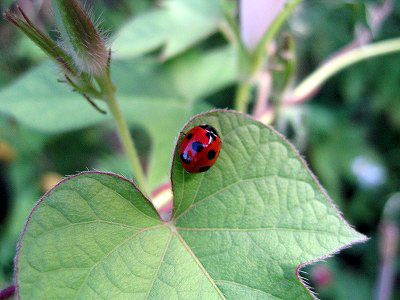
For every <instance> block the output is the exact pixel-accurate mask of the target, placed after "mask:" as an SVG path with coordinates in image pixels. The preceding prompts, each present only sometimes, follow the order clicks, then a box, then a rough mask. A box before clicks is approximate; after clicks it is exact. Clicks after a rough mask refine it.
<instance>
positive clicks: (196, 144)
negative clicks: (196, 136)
mask: <svg viewBox="0 0 400 300" xmlns="http://www.w3.org/2000/svg"><path fill="white" fill-rule="evenodd" d="M192 149H193V151H195V152H201V151H203V149H204V146H203V144H202V143H200V142H194V143H193V144H192Z"/></svg>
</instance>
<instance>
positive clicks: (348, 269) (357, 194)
mask: <svg viewBox="0 0 400 300" xmlns="http://www.w3.org/2000/svg"><path fill="white" fill-rule="evenodd" d="M12 2H13V1H1V2H0V8H1V9H5V8H7V7H9V6H10V5H11V3H12ZM89 2H90V1H89ZM92 2H94V1H92ZM95 2H96V5H95V6H94V15H99V14H100V13H101V14H102V27H103V28H106V29H110V34H111V36H115V37H116V38H115V39H117V38H118V32H120V31H119V30H120V28H122V27H123V25H124V24H128V27H125V29H123V31H122V33H123V35H127V36H129V32H128V31H129V30H132V29H129V28H130V27H129V26H131V27H135V26H138V25H137V22H138V21H137V19H135V20H136V21H132V20H133V19H132V18H133V17H134V16H141V17H140V18H145V17H146V16H147V17H149V16H150V17H154V14H161V15H162V18H166V19H168V18H171V16H170V15H168V13H166V11H165V7H162V8H160V6H159V3H158V2H157V1H150V0H149V1H146V0H140V1H138V0H114V1H111V0H102V1H95ZM192 2H193V3H196V1H190V3H192ZM379 3H381V2H378V1H372V0H371V1H361V0H350V1H349V0H340V1H333V0H330V1H317V0H307V1H305V2H304V4H303V5H302V6H301V8H300V9H299V10H297V12H296V15H295V16H293V17H292V18H291V20H290V22H289V26H288V28H286V29H287V31H289V32H291V33H292V34H293V36H294V39H295V41H296V55H297V78H298V80H300V79H301V78H304V76H305V75H307V74H309V73H310V72H311V71H313V70H314V69H315V68H316V67H318V65H319V64H320V63H321V62H323V61H324V60H325V59H327V58H328V57H329V56H330V55H331V54H333V53H334V52H335V51H336V50H338V49H340V48H341V47H343V46H345V45H346V44H348V43H350V42H351V41H352V40H353V39H354V38H355V35H356V33H357V30H358V29H359V28H360V26H366V27H368V26H369V24H370V15H369V11H370V8H371V5H377V4H379ZM89 5H90V3H89ZM171 10H172V11H173V8H171V7H170V10H169V11H168V12H169V13H171ZM185 11H186V10H184V9H181V10H180V9H177V10H176V11H173V13H176V14H178V15H179V13H180V12H182V13H183V12H185ZM200 11H203V10H200ZM216 15H217V14H212V15H211V16H210V17H212V18H213V21H215V17H216ZM181 17H182V18H181V20H183V21H182V22H187V21H185V20H187V18H186V17H187V16H181ZM199 18H200V19H199V20H198V21H199V22H198V23H196V22H194V24H191V25H192V26H194V27H196V26H200V27H201V24H202V22H204V20H203V19H202V17H199ZM37 19H38V20H41V22H42V24H45V25H43V26H46V27H48V28H51V24H52V20H51V15H50V14H49V13H48V10H46V7H44V8H42V10H41V11H40V12H39V14H38V18H37ZM139 20H141V19H139ZM174 20H176V19H174ZM135 22H136V23H135ZM199 24H200V25H199ZM139 25H140V24H139ZM172 25H173V26H172ZM172 25H171V24H170V26H172V27H174V29H175V30H176V26H178V29H179V24H178V25H176V24H172ZM189 25H190V24H188V27H187V28H185V31H184V32H185V35H188V34H189V33H190V32H192V31H191V29H193V28H192V27H190V26H189ZM160 26H164V25H160ZM210 28H211V29H209V28H208V29H207V30H204V28H198V27H196V28H195V29H193V32H196V34H197V36H191V39H189V40H188V41H184V43H183V45H182V44H181V45H180V46H179V47H178V48H179V49H178V50H176V51H172V53H168V54H169V55H167V56H171V57H170V58H169V59H168V60H166V61H162V60H161V59H160V53H163V49H162V48H163V46H164V45H165V43H166V42H167V41H166V40H165V39H173V38H176V36H175V35H174V32H175V30H172V29H171V31H168V32H167V33H166V31H165V29H164V28H163V30H161V31H160V32H162V34H163V38H160V37H159V39H157V40H156V41H155V42H154V41H153V42H154V43H150V41H148V42H149V44H148V45H145V44H146V40H144V41H143V40H141V39H140V37H142V36H139V38H138V39H136V40H132V41H130V40H125V42H126V43H128V42H129V43H131V45H129V44H126V43H125V44H124V41H121V40H119V41H118V40H117V42H116V43H117V45H118V44H119V45H122V46H121V47H125V48H124V49H125V50H124V51H122V52H121V53H118V52H116V53H115V56H116V57H117V58H118V56H120V58H119V59H116V60H115V62H114V65H113V72H114V74H113V77H114V78H115V81H116V84H117V86H118V88H119V93H120V98H121V103H122V105H123V107H124V110H125V114H126V116H127V119H128V120H129V122H130V124H131V125H132V133H133V137H134V139H135V141H136V143H137V144H138V148H139V152H140V154H141V158H142V161H143V163H144V164H145V166H146V169H147V171H148V172H149V174H150V181H151V188H152V189H154V188H156V187H157V186H158V185H159V184H161V183H163V182H165V181H166V180H167V179H168V169H169V164H170V161H171V158H172V152H173V149H172V148H173V144H174V140H175V138H176V137H177V136H178V134H179V129H180V128H181V126H182V125H183V124H184V123H185V122H186V121H187V120H188V119H189V118H190V117H191V116H192V115H193V114H195V113H197V112H201V111H205V110H208V109H209V108H210V107H220V108H225V107H230V108H231V107H232V105H233V101H232V99H233V96H234V82H235V79H236V69H235V65H234V60H233V55H234V54H233V50H232V49H231V48H230V47H226V46H223V45H226V42H225V40H224V37H223V35H221V34H220V33H218V32H216V30H217V26H216V23H212V26H211V25H210ZM399 28H400V2H399V1H394V8H393V11H392V12H391V14H390V15H389V16H388V17H387V19H386V20H385V21H384V23H383V26H382V27H381V28H380V30H378V31H377V32H374V35H373V38H374V40H384V39H387V38H393V37H398V36H399V33H400V31H399ZM203 30H204V31H203ZM176 32H177V33H176V34H177V35H179V34H181V33H182V32H181V31H180V30H176ZM186 32H188V33H186ZM169 33H170V34H171V36H169ZM207 36H208V38H206V37H207ZM112 39H114V38H111V40H112ZM0 40H1V42H0V53H1V55H0V111H2V112H3V114H2V115H1V118H0V121H1V122H0V144H1V143H5V144H6V145H8V146H7V147H8V148H7V149H11V152H12V153H13V155H5V154H4V153H2V150H4V149H3V148H2V147H0V159H1V164H0V177H1V181H0V188H1V190H0V198H1V208H0V210H1V211H0V213H1V214H0V288H2V287H5V286H6V285H7V284H9V283H10V282H11V281H12V268H13V266H12V259H13V256H14V254H15V246H16V241H17V239H18V237H19V234H20V230H21V228H22V225H23V223H24V221H25V219H26V217H27V215H28V213H29V210H30V209H31V207H32V205H33V204H34V202H35V201H37V200H38V199H39V197H40V196H41V195H42V194H43V193H44V192H45V190H44V189H43V187H42V185H43V184H42V178H43V176H44V175H45V174H47V173H48V172H56V173H58V174H61V175H62V176H65V175H70V174H75V173H76V172H77V171H82V170H87V169H93V168H97V169H101V170H107V171H115V172H118V173H122V174H123V175H126V176H128V177H130V176H131V174H129V169H128V168H127V163H126V161H125V158H124V157H123V155H122V154H121V150H120V145H119V143H118V139H117V137H116V135H115V132H114V130H113V127H112V126H110V124H109V123H108V122H101V121H102V119H103V117H102V116H101V115H99V114H97V112H96V111H94V110H92V108H91V107H90V106H89V105H88V104H87V103H85V102H84V100H83V99H82V98H81V97H79V95H76V94H73V93H72V92H71V91H69V90H68V89H66V88H65V86H63V85H62V84H60V83H57V82H56V78H55V76H54V74H57V73H56V71H55V67H53V66H50V65H49V64H48V63H47V62H44V64H42V62H43V60H44V59H45V58H44V56H43V55H42V54H41V52H40V51H38V49H37V48H36V47H35V46H34V45H33V44H32V43H31V42H30V41H29V40H27V39H26V38H24V37H23V36H22V35H20V34H19V33H17V32H16V30H15V29H14V28H12V27H11V26H10V25H9V24H7V23H6V22H5V21H3V20H0ZM180 41H182V40H180ZM136 42H138V43H139V42H140V43H141V44H140V45H135V44H134V43H136ZM194 42H198V43H197V44H196V45H195V46H193V43H194ZM150 44H151V45H150ZM128 46H130V47H132V49H131V50H132V52H130V53H131V54H129V51H128V50H129V47H128ZM136 46H138V48H136ZM221 46H223V47H221ZM189 48H190V49H189ZM127 49H128V50H127ZM138 49H139V50H138ZM141 49H142V50H141ZM143 49H145V50H143ZM116 51H118V50H116ZM147 51H151V52H150V53H148V54H147V55H145V56H142V57H134V56H137V55H138V54H143V53H144V52H147ZM127 53H128V54H127ZM164 54H165V52H164ZM128 57H129V58H128ZM399 65H400V56H399V55H398V54H393V55H389V56H385V57H379V58H375V59H371V60H368V61H365V62H362V63H359V64H357V65H354V66H352V67H351V68H349V69H347V70H345V71H343V72H342V73H340V74H339V75H336V76H334V77H333V78H332V79H330V80H329V81H328V82H327V83H326V84H325V85H324V86H323V87H322V89H321V90H320V91H319V92H318V94H317V95H316V96H315V97H314V98H313V99H312V100H310V101H309V102H307V103H305V104H301V105H300V106H299V107H298V108H296V109H292V110H288V111H287V112H285V111H284V112H282V113H281V114H280V115H279V119H278V120H276V123H275V124H273V125H276V126H277V127H278V128H279V129H280V130H281V131H282V132H283V133H284V134H285V135H287V136H289V137H290V138H291V140H292V142H293V143H295V144H296V145H297V146H298V147H299V148H300V149H301V150H302V153H303V154H304V155H305V157H306V160H307V161H308V162H309V163H310V165H311V169H312V170H313V171H314V172H315V173H316V175H317V176H318V178H319V180H320V181H321V183H322V185H323V186H324V187H325V188H326V189H327V191H328V193H329V194H330V195H331V197H332V198H333V199H334V201H335V203H336V204H337V205H338V207H339V209H340V210H341V211H342V212H343V214H344V217H345V218H346V220H348V221H349V222H350V223H351V224H352V225H354V226H355V227H356V228H357V230H358V231H360V232H362V233H364V234H366V235H367V236H369V237H370V238H371V240H370V241H368V242H367V243H365V244H363V245H357V246H355V247H353V248H351V249H348V250H345V251H344V252H342V253H341V254H340V255H338V256H335V257H334V258H330V259H328V260H327V261H328V262H327V263H323V264H324V265H325V266H326V267H327V269H326V270H328V271H329V272H330V276H331V280H330V281H329V282H328V283H327V284H321V282H319V281H318V280H317V279H316V277H315V276H313V270H314V269H315V266H308V267H306V268H305V269H304V270H305V271H306V272H307V273H309V274H310V275H306V276H307V277H309V278H310V280H311V285H312V286H313V287H314V289H315V291H316V292H317V293H318V294H319V295H320V297H321V298H322V299H368V298H371V297H372V296H371V295H373V293H374V290H375V288H376V284H377V278H378V270H379V264H380V258H379V240H380V239H379V231H378V225H379V224H380V223H381V221H382V211H383V208H384V206H385V203H386V201H387V200H388V199H389V197H390V196H391V195H392V194H394V193H396V192H399V191H400V144H399V141H400V84H399V83H400V68H399V67H398V66H399ZM49 87H51V89H49ZM54 94H56V95H58V96H57V97H58V98H54V97H52V95H54ZM59 95H64V96H65V97H64V98H59ZM61 102H62V103H61ZM51 107H52V108H53V110H52V113H53V114H54V115H53V119H51V118H50V116H49V115H46V114H45V113H43V112H45V111H46V110H47V109H49V108H51ZM68 111H69V112H70V113H68ZM73 112H76V113H73ZM166 115H167V116H168V117H166ZM64 116H65V117H64ZM293 118H294V119H296V120H297V121H296V122H293ZM15 119H17V120H19V121H21V122H19V121H16V120H15ZM299 120H300V121H299ZM282 124H284V125H283V126H281V125H282ZM287 124H289V125H290V126H286V125H287ZM3 152H4V151H3ZM395 272H396V282H395V286H397V287H400V259H399V257H397V262H396V264H395ZM399 290H400V289H399V288H397V291H396V293H397V294H395V295H394V296H393V297H394V298H393V299H396V298H397V299H398V298H399V297H400V293H399Z"/></svg>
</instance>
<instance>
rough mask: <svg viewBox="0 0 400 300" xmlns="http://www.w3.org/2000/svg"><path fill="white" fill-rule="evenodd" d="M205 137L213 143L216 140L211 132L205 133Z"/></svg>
mask: <svg viewBox="0 0 400 300" xmlns="http://www.w3.org/2000/svg"><path fill="white" fill-rule="evenodd" d="M206 136H207V137H208V138H209V139H213V141H215V140H216V139H217V137H216V136H215V134H213V133H211V132H207V133H206Z"/></svg>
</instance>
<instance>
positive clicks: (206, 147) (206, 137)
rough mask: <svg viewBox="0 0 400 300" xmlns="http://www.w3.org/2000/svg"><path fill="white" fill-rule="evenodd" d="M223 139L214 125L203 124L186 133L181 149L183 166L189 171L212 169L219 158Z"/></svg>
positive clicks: (196, 171)
mask: <svg viewBox="0 0 400 300" xmlns="http://www.w3.org/2000/svg"><path fill="white" fill-rule="evenodd" d="M220 148H221V139H220V138H219V135H218V133H217V131H216V130H215V128H214V127H212V126H210V125H208V124H203V125H200V126H196V127H193V128H192V129H190V131H189V132H188V133H187V134H186V135H185V137H184V139H183V141H182V144H181V148H180V151H179V158H180V159H181V162H182V166H183V168H184V169H185V170H186V171H188V172H189V173H200V172H205V171H207V170H208V169H210V168H211V167H212V166H213V164H214V163H215V161H216V160H217V158H218V155H219V150H220Z"/></svg>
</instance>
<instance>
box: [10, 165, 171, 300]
mask: <svg viewBox="0 0 400 300" xmlns="http://www.w3.org/2000/svg"><path fill="white" fill-rule="evenodd" d="M88 174H89V175H90V174H92V175H93V174H94V175H108V176H111V177H115V178H118V179H122V180H124V181H125V182H127V183H129V184H131V186H132V187H133V188H134V189H135V190H137V191H138V192H139V193H140V194H141V195H142V196H143V198H144V199H145V200H147V201H148V202H149V204H150V205H151V207H152V208H153V210H154V211H155V213H156V214H157V215H158V216H159V220H160V222H162V223H164V221H163V220H162V219H161V217H160V215H159V213H158V212H157V210H156V208H155V207H154V205H153V203H152V202H151V201H150V200H149V199H148V198H147V197H146V196H145V195H144V194H143V193H142V191H141V190H140V189H139V188H138V186H137V185H136V183H135V182H133V181H132V180H130V179H128V178H126V177H124V176H121V175H118V174H116V173H113V172H102V171H96V170H94V171H82V172H78V173H77V174H74V175H70V176H66V177H65V178H63V179H62V180H61V181H60V182H58V183H57V184H56V185H55V186H53V187H52V188H51V189H49V190H48V191H47V192H46V193H44V194H43V196H42V197H40V199H39V200H38V201H37V202H36V203H35V204H34V206H33V207H32V209H31V211H30V213H29V215H28V217H27V218H26V221H25V224H24V227H23V229H22V231H21V234H20V237H19V239H18V242H17V246H16V254H15V257H14V276H13V278H14V286H15V292H14V295H15V298H16V299H17V300H19V299H21V297H20V294H19V284H18V271H19V269H18V262H19V257H20V254H21V247H22V239H23V238H24V236H25V233H26V230H27V227H28V225H29V222H30V220H31V219H32V215H33V213H34V212H35V210H36V209H37V208H38V207H39V205H40V204H41V203H42V202H43V201H44V200H45V199H46V198H47V197H48V196H49V195H50V194H51V193H52V192H53V191H54V190H55V189H56V188H58V186H59V185H61V184H62V183H64V182H66V181H68V180H71V179H74V178H76V177H78V176H82V175H88Z"/></svg>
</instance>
